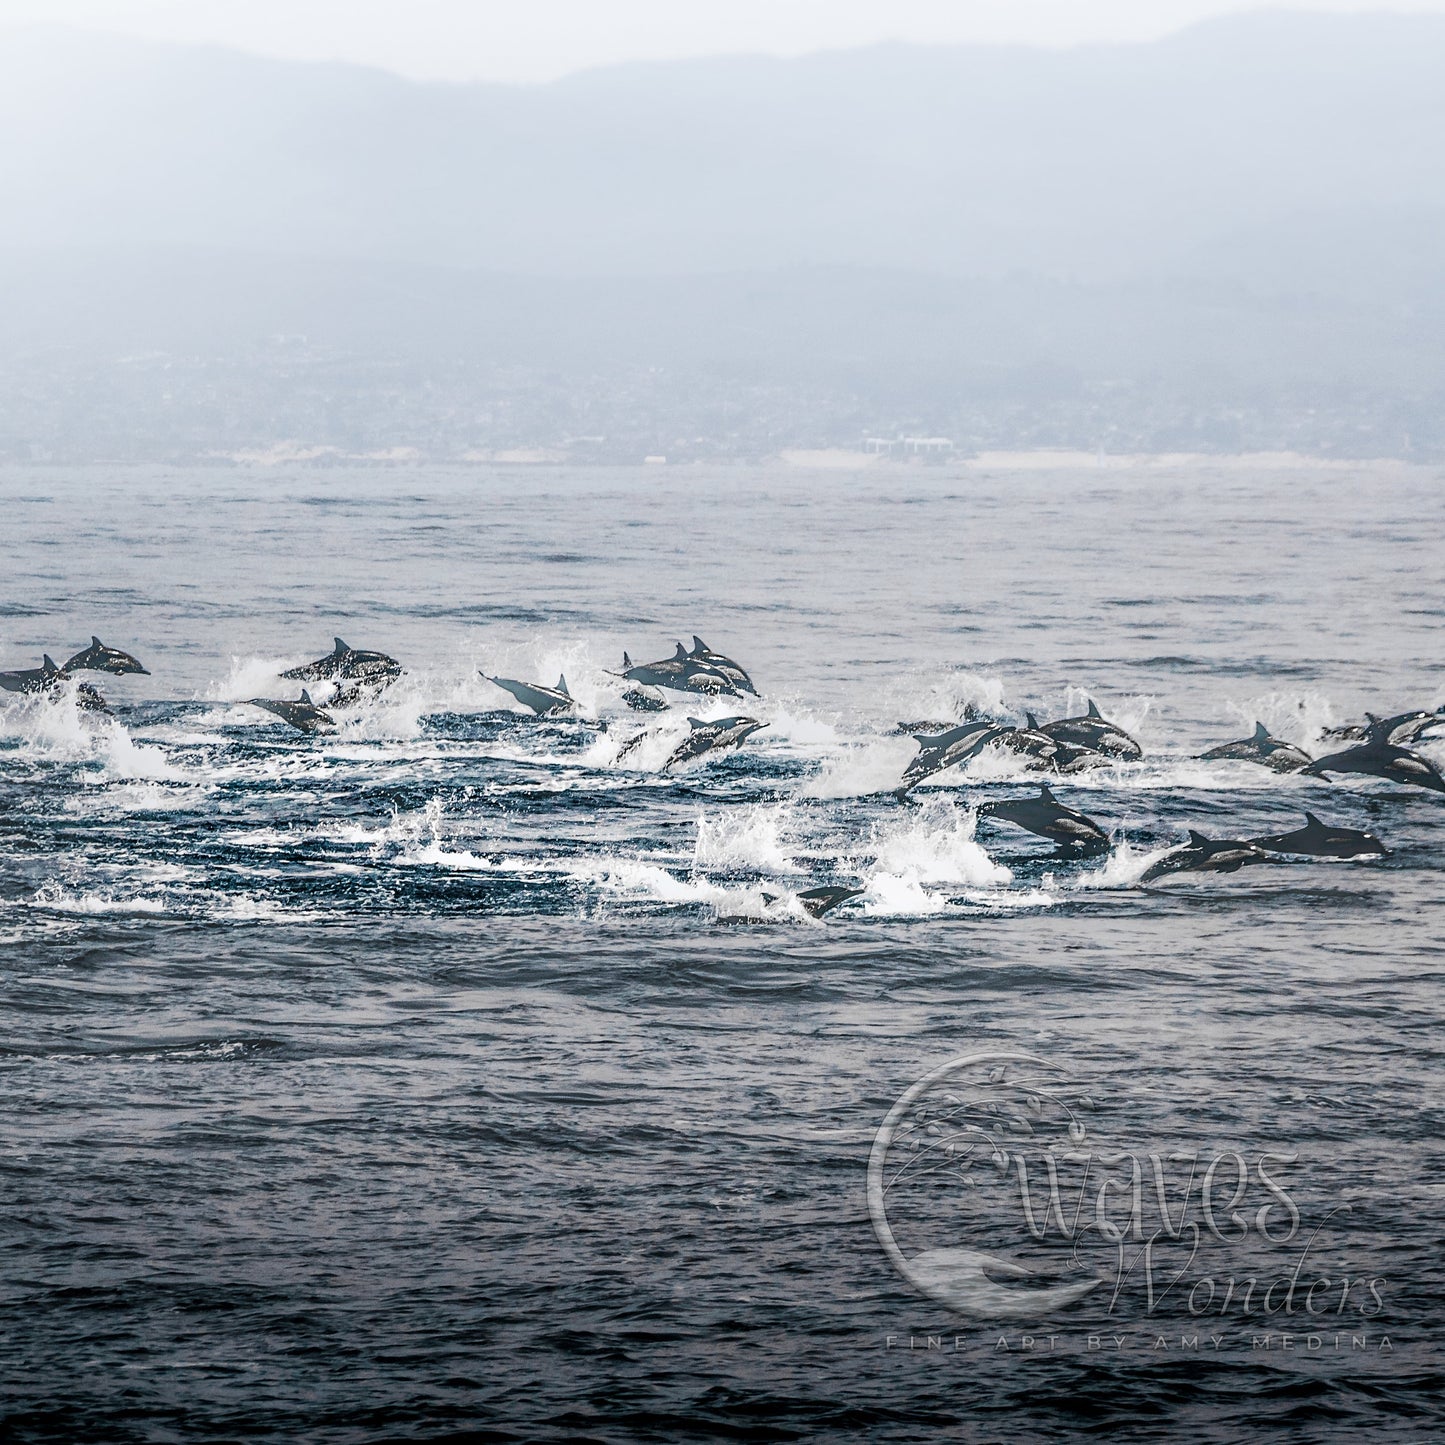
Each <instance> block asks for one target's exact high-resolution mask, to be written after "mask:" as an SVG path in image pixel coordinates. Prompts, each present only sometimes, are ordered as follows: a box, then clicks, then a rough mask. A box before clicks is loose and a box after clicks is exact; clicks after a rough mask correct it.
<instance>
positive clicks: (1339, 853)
mask: <svg viewBox="0 0 1445 1445" xmlns="http://www.w3.org/2000/svg"><path fill="white" fill-rule="evenodd" d="M1249 841H1250V842H1251V843H1253V844H1254V846H1255V847H1256V848H1263V849H1264V850H1265V852H1267V853H1299V854H1304V855H1307V856H1309V857H1313V858H1362V857H1365V856H1366V855H1373V856H1374V857H1377V858H1388V857H1389V856H1390V850H1389V849H1388V848H1387V847H1385V845H1384V844H1383V843H1382V842H1380V840H1379V839H1378V838H1377V837H1375V835H1374V834H1373V833H1362V832H1360V831H1359V830H1358V829H1355V828H1334V827H1331V826H1330V824H1328V823H1322V822H1320V820H1319V819H1318V818H1316V817H1315V815H1314V814H1313V813H1306V814H1305V825H1304V827H1303V828H1296V829H1295V830H1294V832H1293V833H1271V834H1269V835H1268V836H1267V837H1264V838H1251V839H1250V840H1249Z"/></svg>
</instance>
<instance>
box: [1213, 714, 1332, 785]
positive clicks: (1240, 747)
mask: <svg viewBox="0 0 1445 1445" xmlns="http://www.w3.org/2000/svg"><path fill="white" fill-rule="evenodd" d="M1199 756H1200V758H1201V759H1202V760H1203V761H1205V762H1217V761H1221V760H1223V759H1226V758H1228V759H1235V760H1237V761H1239V762H1243V763H1259V764H1261V765H1262V766H1264V767H1266V768H1273V769H1274V771H1275V772H1277V773H1297V772H1299V771H1300V770H1301V769H1302V768H1307V767H1309V765H1310V764H1311V763H1312V762H1313V761H1314V759H1313V758H1312V757H1310V755H1309V754H1308V753H1307V752H1304V751H1303V750H1302V749H1300V748H1297V747H1295V745H1294V744H1293V743H1287V742H1284V741H1282V740H1281V739H1280V738H1276V737H1271V736H1270V731H1269V729H1268V728H1267V727H1265V725H1264V724H1263V723H1262V722H1257V723H1255V725H1254V735H1253V736H1252V737H1247V738H1240V739H1239V740H1238V741H1237V742H1232V743H1220V745H1219V746H1218V747H1217V748H1210V750H1209V751H1208V752H1207V753H1200V755H1199Z"/></svg>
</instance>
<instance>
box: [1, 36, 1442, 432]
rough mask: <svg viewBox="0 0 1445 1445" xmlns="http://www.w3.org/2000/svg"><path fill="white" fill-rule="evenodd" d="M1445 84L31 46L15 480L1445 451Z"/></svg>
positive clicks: (22, 61) (15, 212)
mask: <svg viewBox="0 0 1445 1445" xmlns="http://www.w3.org/2000/svg"><path fill="white" fill-rule="evenodd" d="M1441 76H1445V16H1412V17H1401V16H1384V17H1381V16H1374V17H1369V16H1311V15H1302V14H1299V13H1296V12H1290V13H1281V14H1268V13H1266V14H1258V15H1252V16H1242V17H1234V18H1231V19H1226V20H1219V21H1214V22H1211V23H1209V24H1207V25H1202V26H1197V27H1195V28H1194V29H1192V30H1189V31H1185V32H1182V33H1181V34H1179V35H1177V36H1174V37H1172V38H1170V39H1168V40H1165V41H1161V42H1158V43H1156V44H1151V45H1130V46H1093V47H1083V48H1079V49H1074V50H1064V51H1045V50H1029V49H1023V48H1009V47H961V48H955V49H920V48H916V47H908V46H883V47H876V48H873V49H869V50H861V51H842V52H836V53H831V54H823V55H817V56H810V57H805V58H803V59H799V60H771V59H758V58H747V57H742V58H735V59H726V60H709V61H692V62H679V63H675V64H648V65H635V66H624V67H615V68H611V69H606V70H599V71H593V72H588V73H584V74H580V75H576V76H572V77H569V78H567V79H565V80H561V81H557V82H554V83H552V84H548V85H542V86H533V87H506V86H494V85H477V86H450V85H418V84H414V83H412V82H409V81H406V80H402V79H400V78H398V77H396V76H393V75H389V74H386V73H384V72H380V71H373V70H366V69H362V68H358V67H352V66H343V65H310V64H294V63H284V62H276V61H268V60H261V59H257V58H255V57H251V56H246V55H242V54H238V53H235V52H230V51H225V50H204V49H202V50H197V49H186V48H182V47H174V46H150V45H145V44H141V43H138V42H132V41H122V40H115V39H108V38H104V37H85V36H78V35H66V34H57V33H56V32H51V31H33V32H26V33H22V34H14V33H12V34H11V35H9V36H8V37H6V38H4V43H0V198H3V199H0V461H16V460H21V461H23V460H26V459H29V458H42V459H43V458H56V459H71V460H83V459H86V458H90V457H107V458H109V457H115V458H128V459H134V460H140V459H148V458H161V457H163V458H168V459H176V460H187V459H191V460H193V459H196V458H200V457H205V456H208V455H211V454H213V453H215V452H218V451H220V452H228V451H229V452H236V451H250V450H260V451H266V450H268V449H273V448H274V447H276V446H277V445H279V444H281V443H285V444H287V445H288V446H290V445H291V444H293V443H294V444H296V446H299V447H301V449H302V450H305V449H307V448H312V449H315V448H320V449H322V450H323V451H324V450H325V449H328V448H330V449H333V450H334V451H335V452H345V453H347V454H356V453H359V454H372V453H376V452H388V451H390V450H394V449H395V448H397V447H402V448H404V449H408V450H409V451H410V452H414V453H415V454H417V455H426V456H435V457H462V456H468V455H472V454H485V453H488V452H490V451H495V450H499V449H500V450H516V449H522V450H525V449H527V448H532V449H540V450H541V451H543V452H545V453H546V454H548V455H567V456H573V457H578V458H581V459H584V460H597V461H626V460H638V459H640V458H641V457H642V456H644V455H648V454H653V453H665V454H667V455H669V456H672V457H675V458H676V457H689V456H691V457H697V458H707V459H718V458H726V457H757V456H763V455H769V454H771V453H773V452H775V451H777V450H779V449H782V448H787V447H792V446H804V447H821V446H835V445H842V446H850V445H856V444H858V443H859V442H860V439H861V438H862V437H864V436H865V435H870V434H874V433H882V434H884V435H891V434H892V433H893V432H894V431H916V432H921V433H926V434H943V435H947V436H950V437H953V438H955V439H956V441H957V443H958V445H959V446H960V447H961V448H963V449H967V448H969V447H976V448H983V449H987V448H993V447H1008V446H1013V445H1025V446H1056V445H1057V446H1068V447H1083V448H1087V449H1089V450H1095V449H1100V448H1102V449H1106V450H1127V451H1142V450H1210V449H1217V450H1255V449H1275V448H1278V449H1294V450H1302V451H1315V452H1321V453H1329V454H1332V455H1348V456H1372V455H1400V456H1411V457H1417V458H1437V457H1438V458H1442V459H1445V144H1442V141H1445V86H1442V85H1441V84H1440V83H1439V82H1440V77H1441ZM293 450H294V447H293ZM328 454H331V453H328Z"/></svg>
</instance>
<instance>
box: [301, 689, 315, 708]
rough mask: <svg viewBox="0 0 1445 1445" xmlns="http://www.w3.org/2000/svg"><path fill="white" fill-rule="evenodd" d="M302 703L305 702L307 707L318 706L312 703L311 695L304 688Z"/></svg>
mask: <svg viewBox="0 0 1445 1445" xmlns="http://www.w3.org/2000/svg"><path fill="white" fill-rule="evenodd" d="M301 701H302V702H304V703H305V704H306V706H307V707H315V706H316V704H315V703H314V702H312V701H311V694H310V693H309V692H307V691H306V689H305V688H304V687H303V688H302V689H301Z"/></svg>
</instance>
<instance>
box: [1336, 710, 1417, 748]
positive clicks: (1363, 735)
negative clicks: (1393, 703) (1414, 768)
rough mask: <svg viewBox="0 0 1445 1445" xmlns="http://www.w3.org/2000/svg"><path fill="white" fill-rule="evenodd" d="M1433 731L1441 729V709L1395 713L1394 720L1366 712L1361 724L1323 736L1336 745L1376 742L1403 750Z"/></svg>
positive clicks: (1349, 725)
mask: <svg viewBox="0 0 1445 1445" xmlns="http://www.w3.org/2000/svg"><path fill="white" fill-rule="evenodd" d="M1437 727H1445V708H1436V709H1435V710H1434V711H1433V712H1426V711H1425V710H1424V709H1423V708H1416V709H1415V710H1414V711H1413V712H1400V713H1396V714H1395V715H1394V717H1377V716H1376V715H1375V714H1374V713H1372V712H1367V713H1366V714H1365V720H1364V722H1362V723H1346V724H1345V725H1344V726H1343V727H1337V728H1326V729H1325V731H1324V734H1323V736H1325V737H1327V738H1335V739H1338V740H1339V741H1340V742H1368V741H1379V742H1386V743H1393V744H1394V745H1395V746H1396V747H1397V748H1407V747H1409V746H1410V744H1411V743H1413V742H1418V741H1419V740H1420V739H1421V738H1422V737H1424V736H1425V734H1426V733H1428V732H1430V731H1431V730H1432V729H1434V728H1437Z"/></svg>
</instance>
